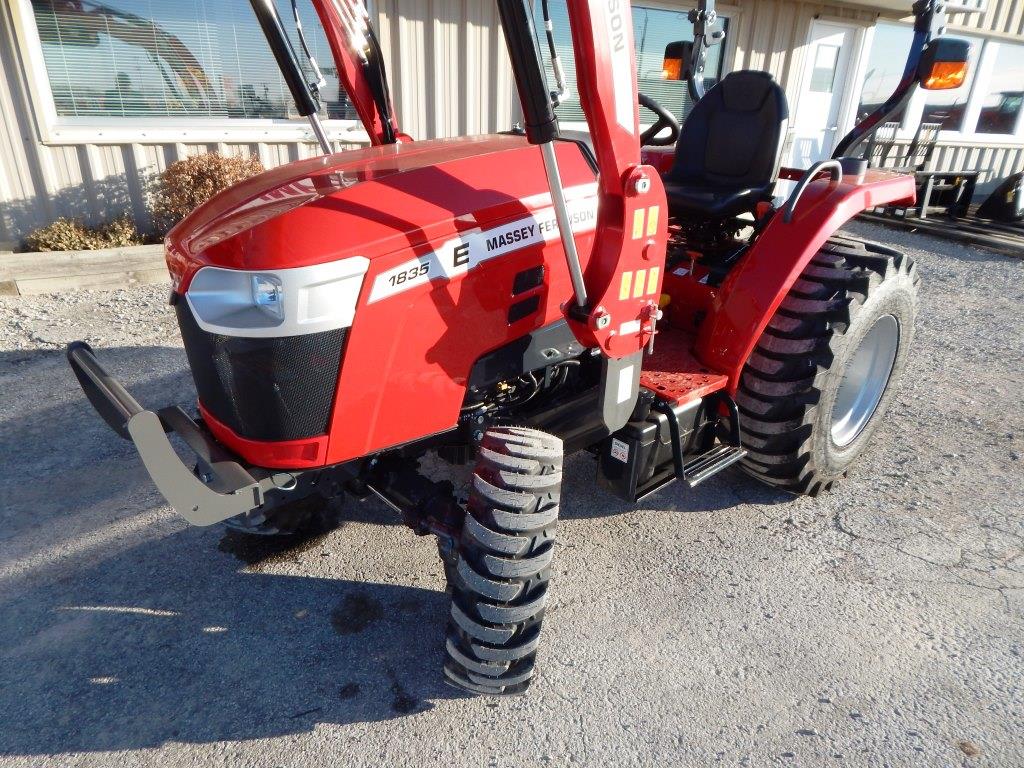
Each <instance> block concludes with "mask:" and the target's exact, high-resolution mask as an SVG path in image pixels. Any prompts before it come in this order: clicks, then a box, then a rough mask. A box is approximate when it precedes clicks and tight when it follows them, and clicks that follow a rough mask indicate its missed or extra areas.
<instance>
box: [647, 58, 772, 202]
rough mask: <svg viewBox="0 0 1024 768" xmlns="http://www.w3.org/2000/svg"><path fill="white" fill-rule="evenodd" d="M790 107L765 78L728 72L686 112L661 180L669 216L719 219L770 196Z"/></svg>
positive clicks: (746, 72)
mask: <svg viewBox="0 0 1024 768" xmlns="http://www.w3.org/2000/svg"><path fill="white" fill-rule="evenodd" d="M788 119H789V106H788V105H787V103H786V94H785V92H784V91H783V90H782V88H781V87H780V86H779V84H778V83H776V82H775V81H774V80H772V77H771V75H769V74H768V73H767V72H756V71H753V70H744V71H741V72H731V73H730V74H728V75H726V76H725V77H724V78H723V79H722V81H721V82H719V83H718V84H717V85H715V86H714V87H713V88H712V89H711V90H709V91H708V92H707V93H706V94H704V98H702V99H701V100H700V101H698V102H697V103H696V104H695V105H694V107H693V109H692V110H691V111H690V114H689V116H688V117H687V118H686V122H685V123H683V128H682V130H681V131H680V132H679V140H678V141H677V142H676V161H675V165H674V166H673V167H672V170H671V171H670V172H669V173H668V174H667V175H666V176H665V192H666V194H667V196H668V208H669V213H670V214H672V215H674V216H679V217H686V218H705V219H724V218H730V217H732V216H737V215H739V214H741V213H744V212H747V211H753V210H754V209H755V207H756V206H757V203H758V202H759V201H760V200H764V199H767V198H769V197H770V196H771V192H772V188H773V187H774V186H775V178H776V176H777V175H778V169H779V155H780V150H781V148H782V140H783V137H784V135H785V130H784V129H785V124H786V120H788Z"/></svg>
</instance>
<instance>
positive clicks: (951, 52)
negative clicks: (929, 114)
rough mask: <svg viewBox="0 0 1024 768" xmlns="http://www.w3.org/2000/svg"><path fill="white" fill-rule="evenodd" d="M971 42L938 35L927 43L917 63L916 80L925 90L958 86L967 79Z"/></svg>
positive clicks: (938, 89) (948, 88) (940, 89)
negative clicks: (938, 36)
mask: <svg viewBox="0 0 1024 768" xmlns="http://www.w3.org/2000/svg"><path fill="white" fill-rule="evenodd" d="M970 55H971V44H970V43H968V42H967V41H966V40H960V39H958V38H955V37H940V38H939V39H937V40H933V41H932V42H930V43H929V44H928V47H927V48H926V49H925V51H924V53H923V54H922V55H921V63H920V64H919V65H918V68H917V73H918V82H920V83H921V87H922V88H924V89H925V90H926V91H948V90H950V89H951V88H959V87H960V86H961V85H963V84H964V81H965V80H966V79H967V61H968V59H969V58H970Z"/></svg>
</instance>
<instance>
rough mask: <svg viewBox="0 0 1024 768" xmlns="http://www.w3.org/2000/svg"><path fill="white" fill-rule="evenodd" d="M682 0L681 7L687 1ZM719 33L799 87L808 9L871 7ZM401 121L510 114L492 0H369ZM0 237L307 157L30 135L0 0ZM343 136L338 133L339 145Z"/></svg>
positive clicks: (415, 132) (983, 155)
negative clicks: (194, 182) (253, 164)
mask: <svg viewBox="0 0 1024 768" xmlns="http://www.w3.org/2000/svg"><path fill="white" fill-rule="evenodd" d="M691 5H692V3H691V2H683V0H680V2H679V7H680V8H689V7H691ZM729 5H730V6H731V8H732V9H733V10H732V11H731V12H730V11H729V10H725V9H723V13H726V14H728V15H730V16H731V17H732V22H731V27H730V32H729V36H728V39H727V41H726V43H727V57H728V59H727V65H728V66H729V67H730V68H732V69H744V68H750V69H766V70H768V71H769V72H771V73H772V74H773V76H774V77H775V78H776V79H777V80H778V81H779V82H781V83H782V84H783V85H784V86H785V88H786V90H787V91H788V92H789V93H790V94H793V93H796V91H797V90H798V88H799V85H800V84H799V78H800V73H801V71H802V68H803V56H804V48H805V44H806V40H807V34H808V30H809V28H810V24H811V20H812V19H813V18H814V17H815V16H820V17H822V18H832V19H837V18H838V19H844V18H845V19H851V20H856V21H860V22H864V23H870V22H871V21H872V20H873V19H874V18H875V17H876V13H875V12H874V11H870V10H864V9H858V8H850V7H843V6H840V5H835V4H831V5H830V4H821V3H808V2H792V1H791V0H734V2H732V3H730V4H729ZM375 6H376V13H377V16H378V30H379V34H380V38H381V44H382V47H383V49H384V51H385V55H386V56H387V57H388V62H387V63H388V71H389V73H390V76H391V80H392V91H393V96H394V99H395V107H396V111H397V113H398V117H399V121H400V124H401V126H402V129H403V130H404V131H406V132H408V133H409V134H411V135H412V136H414V137H416V138H432V137H438V136H456V135H463V134H474V133H488V132H491V131H496V130H504V129H506V128H508V127H509V126H510V125H511V124H512V122H513V121H514V120H515V118H516V115H517V113H518V107H517V105H516V99H515V93H514V85H513V82H512V76H511V71H510V68H509V66H508V58H507V55H506V52H505V44H504V38H503V37H502V34H501V30H500V27H499V23H498V14H497V6H496V3H494V2H493V0H377V2H376V3H375ZM952 20H953V21H954V22H955V23H956V24H959V25H962V26H964V27H967V28H970V29H976V30H985V31H993V32H995V33H997V34H1006V35H1013V36H1017V37H1024V0H989V2H988V7H987V9H986V11H985V12H984V13H983V14H978V15H974V16H964V15H962V14H957V15H955V16H954V17H953V19H952ZM0 66H2V68H3V76H2V77H0V243H2V242H5V241H7V242H11V241H18V240H20V239H21V238H22V237H23V236H24V235H25V233H27V232H28V231H29V230H31V229H33V228H35V227H38V226H41V225H43V224H46V223H48V222H50V221H52V220H53V219H54V218H56V217H57V216H79V217H82V218H85V219H86V220H91V221H93V222H97V221H101V220H103V219H106V218H109V217H110V215H111V212H114V211H121V210H127V211H131V212H132V213H133V215H135V217H136V218H137V220H138V222H139V224H140V225H141V226H143V227H146V226H147V225H148V223H149V218H148V213H147V204H146V189H147V186H148V184H149V183H150V181H151V179H152V178H154V177H155V176H156V175H157V174H159V173H160V171H162V170H163V169H164V168H166V167H167V166H168V165H169V164H170V163H173V162H174V161H176V160H178V159H181V158H184V157H188V156H191V155H196V154H201V153H203V152H209V151H220V152H225V153H229V154H242V155H253V156H256V157H258V158H259V159H260V160H261V162H262V163H263V164H264V165H265V166H267V167H273V166H276V165H280V164H282V163H287V162H290V161H293V160H297V159H299V158H302V157H309V156H312V155H313V154H315V153H316V151H317V150H316V147H315V146H314V145H311V144H304V143H298V142H288V143H252V142H245V143H222V144H216V143H214V144H207V143H202V144H197V143H178V144H143V143H135V144H121V145H99V144H95V145H90V144H86V145H68V146H44V145H42V144H40V143H39V141H38V140H37V133H36V129H35V125H34V123H33V118H32V112H31V109H30V105H29V102H28V98H27V96H26V90H25V87H24V82H23V79H24V76H25V75H24V70H23V68H22V65H21V63H20V60H19V59H18V56H17V54H16V48H15V41H14V36H13V30H12V28H11V19H10V9H9V0H0ZM344 146H346V145H342V144H339V145H338V148H339V149H341V148H343V147H344ZM1022 166H1024V149H1022V148H1020V147H1007V148H998V149H996V148H979V147H967V146H957V145H952V146H943V147H941V148H940V150H939V151H938V152H937V153H936V156H935V167H937V168H944V169H945V168H949V169H957V170H960V169H966V168H977V169H979V170H983V171H986V172H987V175H986V179H985V180H986V181H988V180H993V179H998V178H1001V177H1002V176H1005V175H1007V174H1009V173H1011V172H1015V171H1016V170H1020V169H1021V167H1022Z"/></svg>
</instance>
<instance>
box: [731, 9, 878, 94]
mask: <svg viewBox="0 0 1024 768" xmlns="http://www.w3.org/2000/svg"><path fill="white" fill-rule="evenodd" d="M729 5H730V6H731V7H733V8H735V9H736V10H735V11H734V12H730V11H729V10H724V9H723V10H722V13H723V14H725V15H728V16H730V22H729V34H728V36H727V38H726V43H727V45H728V46H729V48H728V49H727V50H728V51H731V52H732V53H731V57H729V58H727V60H726V65H727V67H728V68H730V69H733V70H736V69H760V70H764V71H766V72H770V73H771V74H772V77H774V78H775V79H776V80H777V81H778V82H779V83H781V84H782V86H783V88H785V89H786V92H787V93H789V94H793V93H796V92H797V90H798V89H799V87H800V73H801V72H802V71H803V62H804V51H805V48H806V45H807V35H808V33H809V32H810V28H811V22H812V21H813V20H814V19H815V18H823V19H849V20H851V21H859V22H862V23H864V24H869V23H871V22H872V21H873V20H874V19H875V18H876V16H877V14H876V13H875V12H874V11H867V10H862V9H857V8H844V7H842V6H838V5H822V4H820V3H794V2H788V1H787V0H739V1H738V2H736V1H735V0H734V2H731V3H729Z"/></svg>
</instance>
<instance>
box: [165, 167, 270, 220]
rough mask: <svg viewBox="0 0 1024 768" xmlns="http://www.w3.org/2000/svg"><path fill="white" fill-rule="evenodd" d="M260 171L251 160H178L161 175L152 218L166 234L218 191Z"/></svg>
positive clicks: (260, 168) (261, 169)
mask: <svg viewBox="0 0 1024 768" xmlns="http://www.w3.org/2000/svg"><path fill="white" fill-rule="evenodd" d="M263 170H264V169H263V165H262V164H261V163H260V161H259V160H257V159H256V158H252V157H226V156H224V155H218V154H208V155H197V156H196V157H190V158H188V159H187V160H180V161H178V162H177V163H174V164H173V165H170V166H168V167H167V170H165V171H164V172H163V173H162V174H161V175H160V180H159V183H158V187H157V190H156V194H155V199H154V203H153V219H154V221H155V223H156V225H157V227H158V228H159V229H160V230H161V231H167V230H168V229H170V228H171V227H173V226H174V225H175V224H177V223H178V222H179V221H181V220H182V219H183V218H185V217H186V216H188V215H189V214H190V213H191V212H192V211H194V210H195V209H196V208H198V207H199V206H200V205H202V204H203V203H205V202H206V201H207V200H209V199H210V198H211V197H213V196H214V195H215V194H217V193H218V192H220V191H221V190H223V189H227V188H228V187H230V186H231V185H232V184H237V183H238V182H240V181H242V180H243V179H247V178H249V177H250V176H255V175H256V174H257V173H262V172H263Z"/></svg>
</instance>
